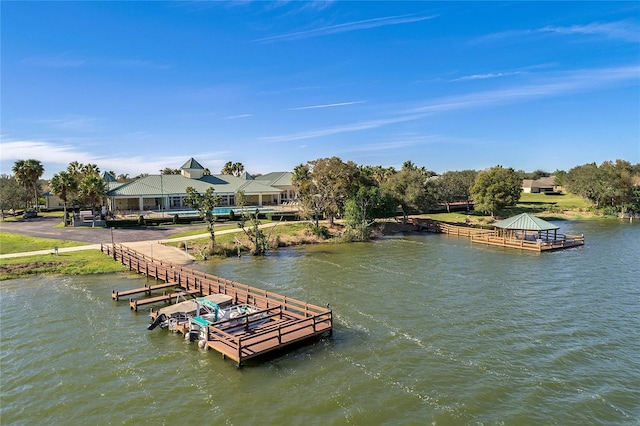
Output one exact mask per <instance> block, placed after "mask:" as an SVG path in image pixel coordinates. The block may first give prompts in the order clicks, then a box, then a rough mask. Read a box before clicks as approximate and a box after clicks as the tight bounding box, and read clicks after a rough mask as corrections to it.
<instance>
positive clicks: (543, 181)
mask: <svg viewBox="0 0 640 426" xmlns="http://www.w3.org/2000/svg"><path fill="white" fill-rule="evenodd" d="M555 179H556V177H555V176H548V177H543V178H540V179H525V180H523V181H522V192H524V193H527V194H528V193H533V194H537V193H545V192H554V191H556V190H557V189H558V188H559V187H558V186H556V185H555V184H554V182H555Z"/></svg>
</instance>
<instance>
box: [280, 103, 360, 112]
mask: <svg viewBox="0 0 640 426" xmlns="http://www.w3.org/2000/svg"><path fill="white" fill-rule="evenodd" d="M363 103H365V101H353V102H339V103H335V104H323V105H309V106H303V107H297V108H289V109H288V110H287V111H300V110H304V109H317V108H335V107H341V106H347V105H356V104H363Z"/></svg>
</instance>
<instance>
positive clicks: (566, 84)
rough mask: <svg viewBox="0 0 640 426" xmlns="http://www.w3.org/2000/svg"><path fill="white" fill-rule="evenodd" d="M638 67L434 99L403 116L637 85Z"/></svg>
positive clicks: (584, 72) (568, 75) (570, 74)
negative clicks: (608, 87) (626, 84)
mask: <svg viewBox="0 0 640 426" xmlns="http://www.w3.org/2000/svg"><path fill="white" fill-rule="evenodd" d="M638 75H640V66H638V65H634V66H628V67H619V68H602V69H594V70H579V71H573V72H566V73H562V74H560V75H558V76H556V77H551V78H546V79H540V80H538V81H532V82H530V83H528V84H525V85H521V86H512V87H506V88H503V89H497V90H490V91H483V92H475V93H469V94H465V95H458V96H451V97H444V98H439V99H436V100H434V101H432V102H429V103H427V104H426V105H424V106H421V107H417V108H413V109H410V110H408V111H407V113H411V114H415V113H433V112H443V111H450V110H459V109H463V108H473V107H479V106H488V105H504V104H510V103H515V102H521V101H527V100H530V99H536V98H544V97H557V96H565V95H567V94H570V93H577V92H584V91H590V90H596V89H599V88H602V87H606V86H609V85H612V84H619V83H624V82H625V81H628V82H631V83H632V84H637V81H638Z"/></svg>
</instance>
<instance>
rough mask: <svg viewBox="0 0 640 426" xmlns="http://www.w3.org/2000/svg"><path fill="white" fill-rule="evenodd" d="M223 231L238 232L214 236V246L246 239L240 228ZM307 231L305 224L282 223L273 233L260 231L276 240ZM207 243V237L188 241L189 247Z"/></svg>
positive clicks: (235, 227)
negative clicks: (234, 230) (233, 230)
mask: <svg viewBox="0 0 640 426" xmlns="http://www.w3.org/2000/svg"><path fill="white" fill-rule="evenodd" d="M224 229H237V230H238V232H232V233H229V234H220V235H216V244H220V245H233V244H235V239H236V237H237V238H239V239H240V240H241V241H243V240H244V239H246V235H245V234H244V232H242V230H241V229H240V228H238V227H237V225H235V226H229V227H228V228H224ZM224 229H223V228H216V231H222V230H224ZM307 229H309V225H308V224H307V223H296V222H293V223H291V222H282V223H280V224H278V225H276V226H275V229H273V231H272V228H267V229H262V232H264V233H265V234H266V235H271V237H272V238H276V237H284V236H296V235H299V234H300V233H301V232H305V231H306V230H307ZM206 232H207V231H206V229H205V230H204V232H194V233H193V234H190V235H198V234H202V233H206ZM270 233H271V234H270ZM172 237H173V236H172ZM209 241H210V240H209V237H208V236H207V237H202V238H197V239H193V240H189V241H188V243H189V244H191V245H193V244H195V245H206V244H209ZM183 244H184V243H183V242H182V241H176V242H169V243H167V245H170V246H173V247H184V246H183Z"/></svg>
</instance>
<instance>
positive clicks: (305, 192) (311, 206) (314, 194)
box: [291, 164, 324, 229]
mask: <svg viewBox="0 0 640 426" xmlns="http://www.w3.org/2000/svg"><path fill="white" fill-rule="evenodd" d="M291 183H292V184H293V187H294V190H295V192H296V194H297V195H298V203H299V205H300V208H301V210H302V214H301V216H302V217H304V218H306V219H312V220H313V226H314V227H315V228H316V229H317V228H318V227H319V220H320V216H321V215H322V206H323V205H324V200H322V199H321V198H320V197H321V194H320V193H319V191H318V189H317V187H316V185H315V182H314V181H313V177H312V175H311V168H310V167H309V165H308V164H299V165H297V166H296V167H294V169H293V176H292V178H291Z"/></svg>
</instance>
